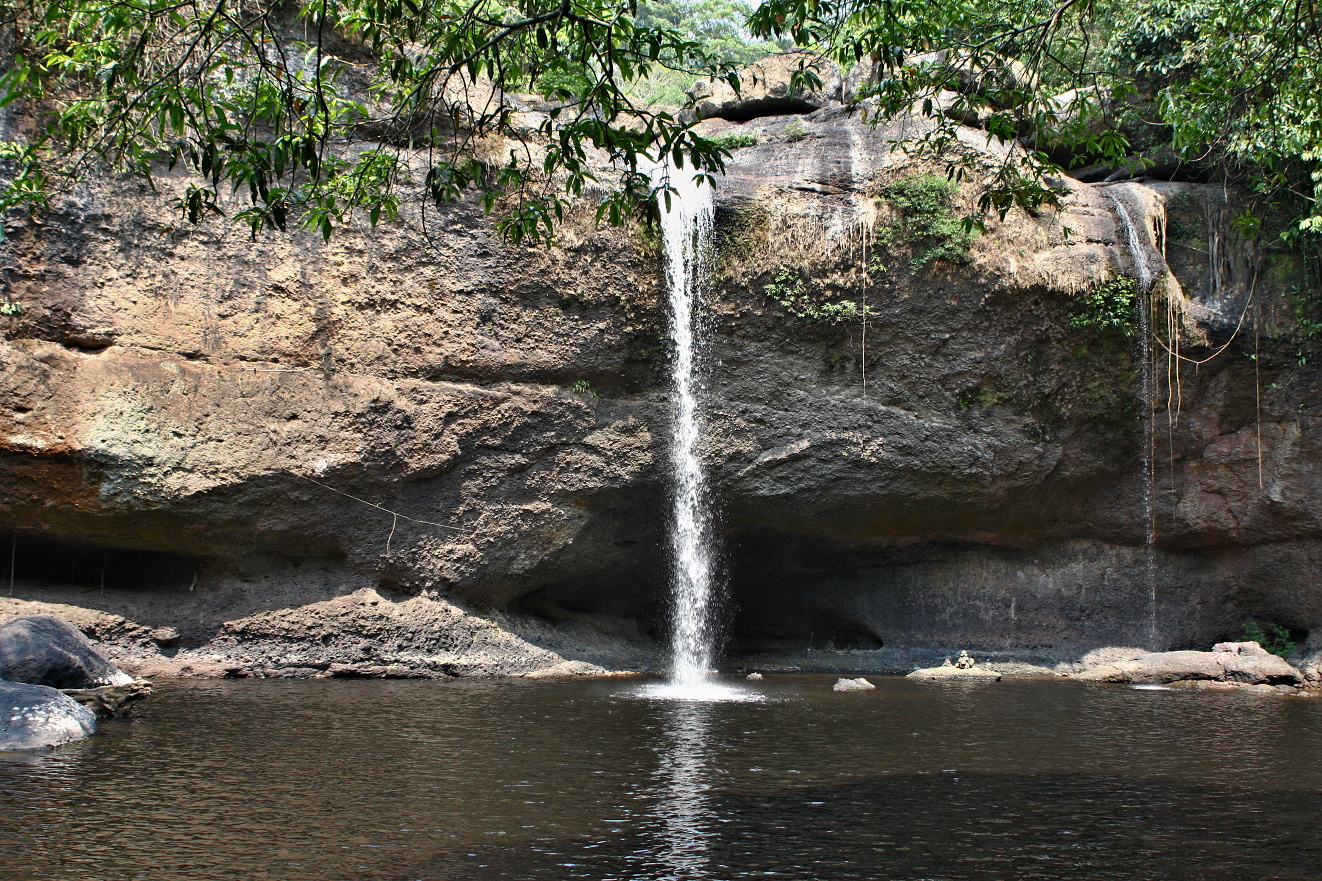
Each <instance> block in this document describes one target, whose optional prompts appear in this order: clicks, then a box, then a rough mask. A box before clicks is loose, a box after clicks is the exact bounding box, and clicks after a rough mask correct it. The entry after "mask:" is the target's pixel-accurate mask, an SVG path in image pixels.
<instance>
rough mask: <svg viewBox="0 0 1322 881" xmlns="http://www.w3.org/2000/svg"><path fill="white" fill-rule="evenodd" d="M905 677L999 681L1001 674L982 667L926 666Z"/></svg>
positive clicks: (942, 680) (930, 679) (956, 680)
mask: <svg viewBox="0 0 1322 881" xmlns="http://www.w3.org/2000/svg"><path fill="white" fill-rule="evenodd" d="M906 678H908V679H921V680H926V681H929V682H1000V681H1001V674H1000V673H997V672H996V671H995V670H987V669H985V668H983V667H955V666H953V665H952V666H948V667H927V668H925V669H922V670H914V671H913V672H912V673H910V674H909V675H908V676H907V677H906Z"/></svg>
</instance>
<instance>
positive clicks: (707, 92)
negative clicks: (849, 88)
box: [693, 52, 844, 122]
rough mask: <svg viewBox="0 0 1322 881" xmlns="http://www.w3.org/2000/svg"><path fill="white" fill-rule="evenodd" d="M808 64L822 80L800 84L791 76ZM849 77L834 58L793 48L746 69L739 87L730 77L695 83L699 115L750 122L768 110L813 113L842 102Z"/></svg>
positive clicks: (777, 113) (774, 113)
mask: <svg viewBox="0 0 1322 881" xmlns="http://www.w3.org/2000/svg"><path fill="white" fill-rule="evenodd" d="M800 69H802V70H805V71H810V72H812V73H813V74H815V75H816V77H817V79H819V80H820V84H818V85H816V86H811V85H808V86H806V87H803V88H795V87H794V86H793V84H792V83H791V79H792V78H793V77H794V76H795V75H796V74H797V73H798V71H799V70H800ZM843 89H844V80H843V78H842V77H841V76H840V71H839V69H838V68H837V67H836V66H835V63H834V62H832V61H830V60H829V59H825V58H822V57H821V56H818V55H814V54H812V53H808V52H788V53H785V54H782V55H771V56H768V57H767V58H763V59H761V60H759V61H755V62H753V63H752V64H750V65H748V66H747V67H745V68H744V69H743V72H742V73H741V74H740V76H739V91H738V92H736V91H735V90H734V88H733V87H731V86H730V84H729V83H727V82H725V81H724V80H719V81H715V82H707V81H702V82H698V83H697V84H695V85H694V87H693V97H694V99H695V103H694V112H695V114H696V116H697V118H698V119H712V118H720V119H726V120H729V121H731V122H748V121H749V120H752V119H758V118H759V117H768V116H786V115H791V114H801V113H811V112H812V111H814V110H821V109H823V108H826V107H830V106H832V105H838V104H839V103H840V100H841V97H842V92H843Z"/></svg>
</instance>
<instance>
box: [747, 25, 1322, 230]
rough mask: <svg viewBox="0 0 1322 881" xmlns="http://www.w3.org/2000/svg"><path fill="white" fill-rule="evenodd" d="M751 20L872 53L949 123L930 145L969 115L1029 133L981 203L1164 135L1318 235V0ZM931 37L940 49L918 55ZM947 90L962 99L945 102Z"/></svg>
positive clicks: (1321, 171)
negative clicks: (1057, 169)
mask: <svg viewBox="0 0 1322 881" xmlns="http://www.w3.org/2000/svg"><path fill="white" fill-rule="evenodd" d="M751 26H752V29H753V30H754V32H755V33H758V34H761V35H764V36H773V35H787V36H790V37H792V38H793V39H794V40H795V42H796V43H798V44H799V45H801V46H804V47H813V48H815V49H817V50H818V51H821V52H823V53H826V54H829V55H832V56H834V57H835V58H836V59H837V60H839V61H840V62H841V63H842V64H844V65H850V64H854V63H857V62H861V61H864V60H871V61H874V62H876V63H877V64H878V65H879V66H880V67H881V69H882V70H883V75H882V77H881V79H880V83H879V86H878V100H879V103H880V107H881V110H882V112H883V113H884V114H888V113H896V112H902V111H903V110H905V109H906V108H909V107H911V106H913V104H914V101H915V99H919V100H920V102H922V106H923V107H924V109H925V110H926V112H927V113H928V114H929V115H931V116H932V117H933V118H934V119H936V120H937V121H938V123H939V125H938V126H937V128H936V130H935V131H934V132H933V133H932V134H930V135H928V136H927V137H926V138H925V143H924V144H923V145H921V146H926V147H929V148H937V149H940V148H943V147H945V146H948V145H950V144H953V143H954V142H955V136H954V131H953V129H954V126H955V123H954V122H953V120H954V119H956V118H958V117H959V116H960V115H961V114H968V113H974V114H977V115H979V116H981V117H982V118H983V120H984V122H983V124H984V126H985V127H986V129H987V130H988V132H989V133H990V134H991V136H992V137H993V138H997V139H1000V140H1002V141H1018V142H1020V143H1022V144H1024V145H1025V147H1026V149H1025V150H1024V151H1023V152H1022V153H1019V154H1017V155H1016V156H1015V157H1013V158H1012V159H1010V160H1007V163H1006V167H1005V168H1003V169H1002V172H1001V175H1000V176H999V178H998V181H997V182H996V184H995V185H994V186H993V187H992V188H991V189H990V190H989V192H988V193H987V194H986V196H985V197H984V207H995V208H1000V209H1002V210H1003V209H1004V208H1005V207H1007V206H1008V205H1010V204H1013V203H1014V202H1019V203H1020V204H1029V205H1031V203H1032V202H1033V201H1034V200H1037V199H1042V200H1048V199H1049V198H1050V192H1049V191H1048V190H1046V189H1044V188H1039V184H1040V182H1041V181H1042V180H1043V178H1044V174H1046V173H1049V172H1050V171H1051V170H1052V167H1053V165H1055V163H1056V162H1057V161H1060V160H1062V155H1061V154H1062V153H1064V154H1065V157H1066V161H1068V160H1074V161H1081V160H1082V161H1101V162H1113V163H1114V162H1120V161H1122V160H1123V159H1124V158H1125V157H1126V156H1134V155H1135V154H1137V156H1138V159H1139V161H1140V166H1141V163H1142V161H1143V160H1144V159H1145V158H1146V157H1145V156H1144V153H1145V152H1146V153H1148V154H1151V153H1152V152H1153V148H1157V147H1160V148H1166V149H1169V150H1173V151H1174V152H1175V153H1176V154H1177V155H1178V157H1179V158H1180V159H1181V160H1183V161H1184V162H1186V163H1190V164H1193V165H1195V166H1197V168H1198V169H1201V170H1202V171H1203V173H1204V174H1205V176H1208V177H1219V178H1221V179H1224V180H1227V181H1228V182H1233V183H1242V184H1245V185H1246V186H1247V187H1249V189H1250V190H1251V191H1253V192H1255V193H1256V194H1257V196H1258V205H1257V208H1258V212H1257V216H1258V217H1265V218H1275V220H1276V224H1275V225H1276V229H1275V230H1274V231H1275V232H1279V233H1280V234H1281V235H1282V236H1283V237H1284V238H1286V239H1287V240H1291V241H1293V242H1294V243H1296V244H1305V243H1307V244H1310V245H1311V246H1312V248H1314V249H1315V248H1316V236H1317V234H1318V233H1320V232H1322V163H1320V160H1322V10H1319V6H1318V4H1317V2H1316V0H1063V2H1047V0H887V2H884V3H878V2H870V0H765V2H763V3H762V4H761V5H760V7H759V8H758V10H757V11H756V12H755V13H754V15H753V16H752V19H751ZM926 50H941V51H940V52H939V53H937V54H935V55H932V56H928V57H927V60H925V61H921V62H920V63H914V56H915V53H921V52H924V51H926ZM1067 90H1068V91H1067ZM1062 93H1063V94H1062ZM952 94H953V95H954V96H955V97H954V98H953V99H951V98H949V96H950V95H952ZM942 95H945V96H947V98H946V100H947V101H950V100H953V106H947V107H946V108H944V112H943V108H941V107H940V105H939V97H940V96H942ZM1048 145H1050V147H1051V148H1052V151H1051V152H1048V150H1047V149H1046V147H1047V146H1048ZM1246 221H1247V222H1250V223H1253V222H1256V221H1253V220H1252V219H1251V218H1248V219H1246Z"/></svg>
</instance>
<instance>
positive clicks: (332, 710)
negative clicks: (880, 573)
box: [0, 676, 1322, 881]
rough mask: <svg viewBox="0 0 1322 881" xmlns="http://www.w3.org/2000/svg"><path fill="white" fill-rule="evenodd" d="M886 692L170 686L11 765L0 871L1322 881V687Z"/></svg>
mask: <svg viewBox="0 0 1322 881" xmlns="http://www.w3.org/2000/svg"><path fill="white" fill-rule="evenodd" d="M875 681H876V682H877V683H878V684H879V687H878V688H877V690H876V691H870V692H863V693H835V692H832V691H831V690H830V685H831V682H832V679H831V678H828V677H812V676H793V677H791V676H785V677H775V676H769V677H768V678H767V679H766V680H765V681H764V682H761V683H757V684H756V691H757V693H758V695H759V696H760V697H761V698H762V699H761V700H756V701H714V702H707V703H688V702H685V701H679V700H654V699H646V698H642V697H639V696H638V693H639V691H640V684H641V683H640V682H639V681H638V680H606V681H596V682H581V683H563V682H559V683H557V682H527V681H497V682H448V683H437V682H410V681H334V680H331V681H315V682H280V681H237V682H166V683H162V684H159V685H158V691H157V694H156V695H155V696H153V697H152V698H151V700H150V701H149V702H147V703H146V704H143V705H141V707H140V709H139V710H138V712H137V715H136V716H135V717H134V718H132V719H129V720H121V721H111V722H108V723H106V724H104V725H103V728H102V733H101V734H99V735H98V736H97V737H95V738H93V739H92V740H90V741H88V742H86V743H83V744H79V745H76V746H74V747H71V748H65V749H63V750H60V751H58V752H54V753H49V754H44V755H35V756H20V755H16V754H8V755H5V754H0V878H4V879H10V878H14V879H19V878H21V879H43V878H58V879H77V881H93V879H95V881H103V879H104V881H117V879H151V881H162V879H167V881H172V879H280V881H303V879H318V881H320V879H362V881H367V879H372V881H417V879H426V881H432V879H436V881H440V879H445V881H470V879H471V881H485V879H496V878H512V879H543V878H544V879H574V878H587V879H697V878H709V879H719V881H729V879H740V878H784V879H803V881H828V879H843V878H867V879H888V881H909V879H912V881H920V879H943V881H944V879H987V881H1015V879H1099V881H1100V879H1106V881H1116V879H1144V881H1158V879H1160V881H1175V879H1189V881H1195V879H1196V881H1216V879H1227V881H1229V879H1235V881H1243V879H1255V881H1257V879H1299V881H1317V879H1318V878H1319V877H1322V762H1319V761H1318V759H1317V755H1318V753H1317V750H1318V747H1319V744H1322V699H1308V700H1301V699H1286V698H1277V697H1274V696H1262V695H1242V694H1233V693H1231V694H1224V693H1206V692H1187V691H1178V690H1177V691H1139V690H1134V689H1129V688H1124V687H1104V686H1086V685H1080V684H1077V683H1068V682H1053V681H1041V682H1026V681H1021V682H1002V683H997V684H987V685H955V684H949V685H933V684H919V683H911V682H908V681H905V680H902V679H900V680H892V679H876V680H875ZM753 685H754V684H752V683H749V688H752V687H753Z"/></svg>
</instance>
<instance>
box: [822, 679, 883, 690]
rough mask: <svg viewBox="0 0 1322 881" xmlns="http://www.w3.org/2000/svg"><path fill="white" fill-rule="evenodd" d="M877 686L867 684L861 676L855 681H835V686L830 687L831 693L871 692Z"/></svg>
mask: <svg viewBox="0 0 1322 881" xmlns="http://www.w3.org/2000/svg"><path fill="white" fill-rule="evenodd" d="M876 687H877V686H875V685H873V684H872V683H871V682H868V681H867V680H866V679H864V678H863V677H862V676H860V677H859V678H857V679H837V680H836V681H835V685H832V686H831V690H832V691H872V690H873V689H874V688H876Z"/></svg>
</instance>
